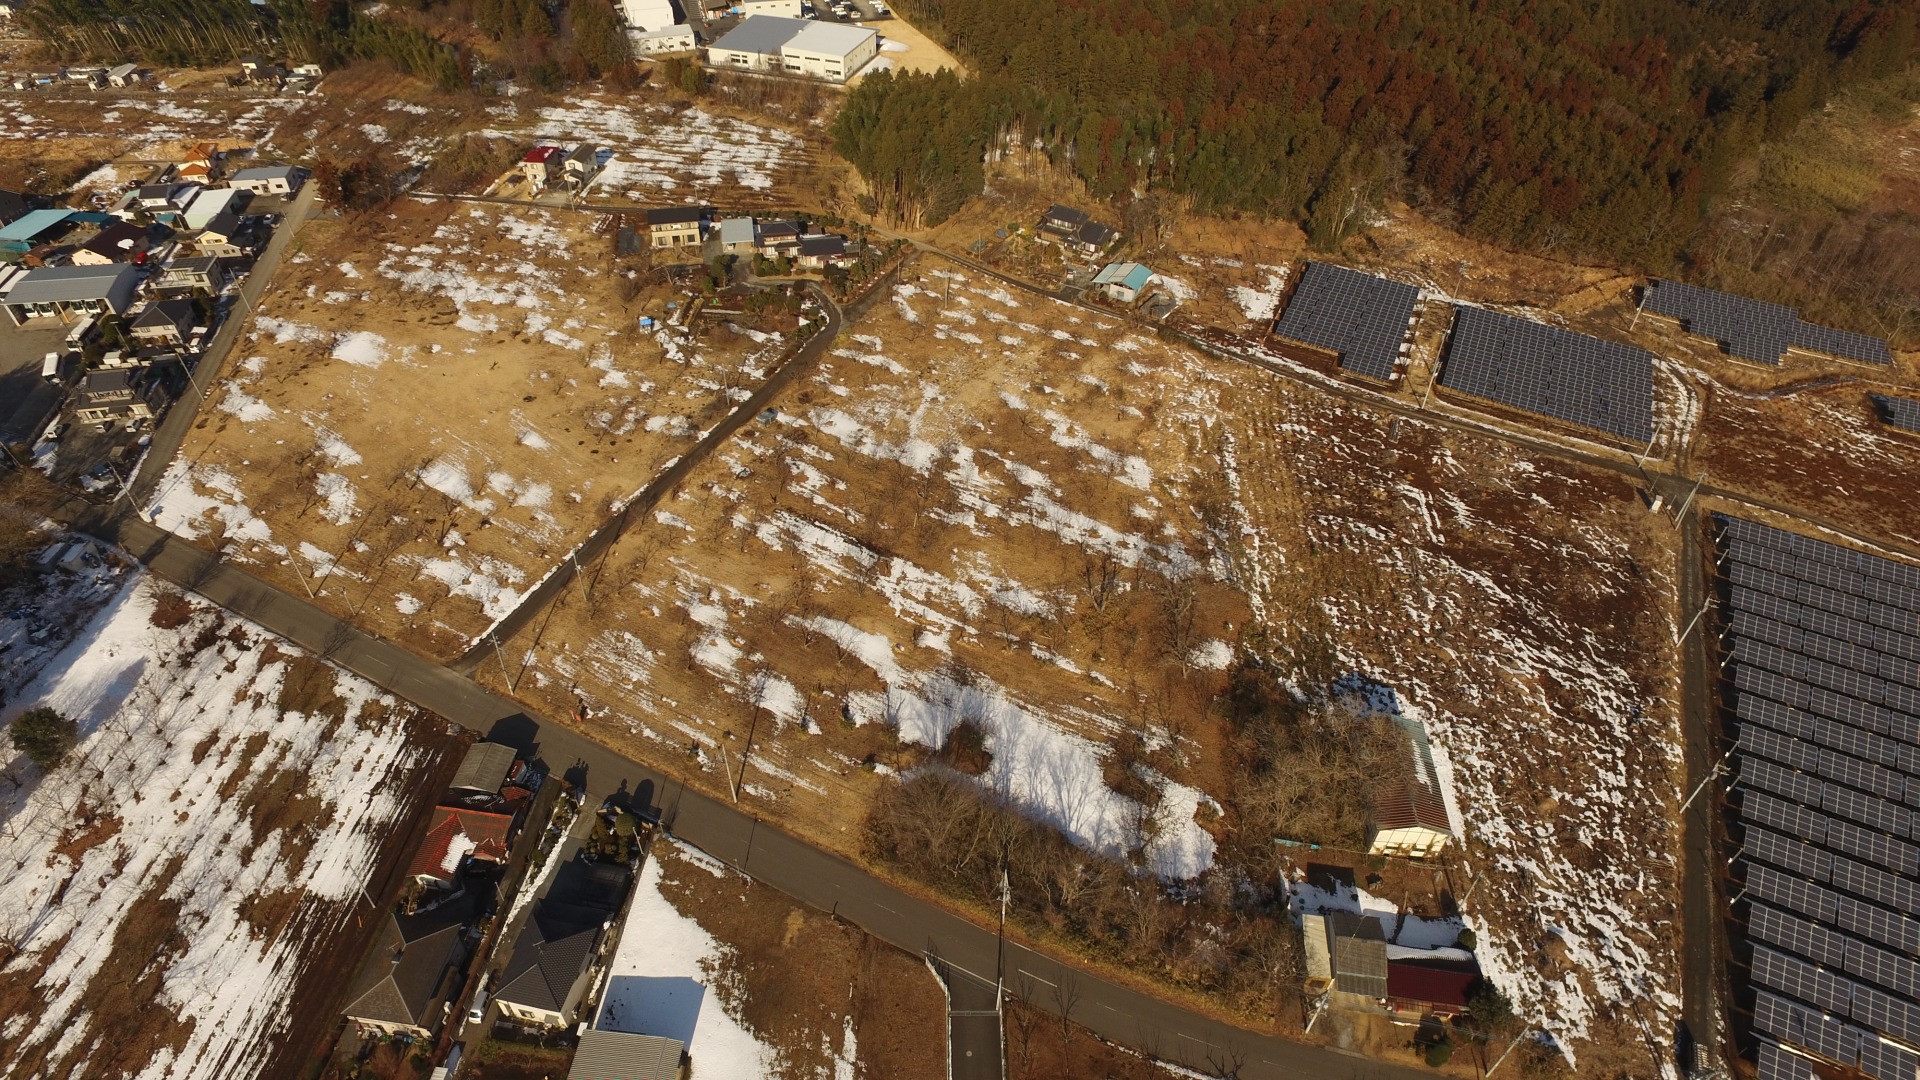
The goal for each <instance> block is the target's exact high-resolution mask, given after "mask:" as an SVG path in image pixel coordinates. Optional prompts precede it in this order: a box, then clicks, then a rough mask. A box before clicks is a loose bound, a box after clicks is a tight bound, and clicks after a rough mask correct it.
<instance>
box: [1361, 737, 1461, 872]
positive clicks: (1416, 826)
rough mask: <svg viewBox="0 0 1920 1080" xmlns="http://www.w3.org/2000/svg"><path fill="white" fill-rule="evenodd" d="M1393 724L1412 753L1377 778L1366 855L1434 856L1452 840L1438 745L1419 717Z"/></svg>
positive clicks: (1419, 857)
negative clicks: (1438, 765)
mask: <svg viewBox="0 0 1920 1080" xmlns="http://www.w3.org/2000/svg"><path fill="white" fill-rule="evenodd" d="M1392 722H1393V723H1394V724H1396V725H1397V726H1398V727H1399V728H1400V731H1401V733H1402V735H1403V736H1404V737H1405V740H1406V747H1407V753H1406V756H1405V758H1404V759H1402V760H1401V761H1399V762H1396V763H1395V764H1394V765H1392V766H1391V767H1389V768H1387V769H1386V770H1384V771H1383V772H1382V774H1381V775H1380V776H1378V777H1377V778H1375V780H1374V787H1373V793H1372V814H1371V821H1370V822H1369V826H1368V829H1369V832H1370V836H1369V838H1368V841H1367V853H1368V854H1370V855H1398V856H1404V857H1408V858H1416V859H1425V858H1432V857H1434V856H1436V855H1438V854H1440V852H1441V851H1443V850H1445V848H1446V846H1447V843H1448V841H1450V840H1452V839H1453V825H1452V822H1451V821H1449V819H1448V818H1447V804H1446V801H1445V799H1444V797H1443V796H1442V794H1441V791H1440V778H1439V774H1438V773H1437V772H1436V771H1435V770H1434V766H1433V747H1432V745H1431V744H1430V743H1428V741H1427V729H1426V726H1425V725H1423V724H1421V723H1420V722H1419V721H1417V720H1410V719H1407V718H1405V717H1396V718H1394V720H1393V721H1392Z"/></svg>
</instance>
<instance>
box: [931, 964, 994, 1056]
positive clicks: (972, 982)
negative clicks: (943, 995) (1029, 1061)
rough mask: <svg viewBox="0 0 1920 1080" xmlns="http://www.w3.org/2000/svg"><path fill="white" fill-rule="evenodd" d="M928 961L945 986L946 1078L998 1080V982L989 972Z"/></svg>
mask: <svg viewBox="0 0 1920 1080" xmlns="http://www.w3.org/2000/svg"><path fill="white" fill-rule="evenodd" d="M928 963H930V964H931V965H932V966H933V973H934V974H935V975H937V976H939V978H940V981H941V983H942V984H944V985H945V986H946V988H947V1076H948V1080H1000V1078H1001V1077H1002V1076H1004V1075H1005V1065H1006V1041H1005V1038H1004V1036H1003V1035H1002V1034H1001V1025H1000V991H999V987H998V984H996V983H995V982H994V979H993V977H992V976H991V975H976V974H974V973H973V972H971V971H968V970H966V969H965V968H961V967H957V966H955V965H954V964H952V963H949V962H948V961H946V960H944V959H940V958H938V957H932V958H929V960H928Z"/></svg>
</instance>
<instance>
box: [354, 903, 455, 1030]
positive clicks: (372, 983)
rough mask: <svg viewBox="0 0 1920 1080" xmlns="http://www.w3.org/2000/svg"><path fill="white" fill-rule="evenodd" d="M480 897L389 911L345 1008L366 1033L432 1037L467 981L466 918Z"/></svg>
mask: <svg viewBox="0 0 1920 1080" xmlns="http://www.w3.org/2000/svg"><path fill="white" fill-rule="evenodd" d="M477 910H478V907H477V898H472V897H462V898H458V899H454V900H449V901H447V902H445V903H443V904H440V905H438V906H436V907H434V908H432V909H430V910H428V911H423V912H419V913H417V914H413V915H404V914H399V913H395V912H389V913H387V914H386V915H385V916H384V917H383V918H382V920H381V924H380V931H379V933H380V936H379V939H378V941H377V943H376V944H375V946H374V949H373V953H372V955H370V956H368V957H367V962H366V963H365V964H363V965H361V968H360V974H359V976H358V977H357V978H355V979H354V981H353V984H352V986H351V988H350V989H349V990H348V991H347V1006H346V1008H345V1009H343V1010H341V1011H342V1012H344V1013H345V1014H346V1016H347V1019H348V1020H351V1021H352V1022H353V1023H354V1024H356V1025H357V1026H358V1027H359V1030H360V1034H361V1035H363V1036H367V1035H373V1036H392V1035H411V1036H413V1037H415V1038H418V1039H430V1038H432V1037H433V1036H434V1035H436V1034H437V1033H438V1031H439V1028H440V1025H441V1023H442V1022H443V1021H444V1020H445V1019H446V1017H447V1015H448V1012H449V1009H448V1005H449V1004H450V1003H452V1002H454V1001H455V1000H457V999H458V998H459V996H460V991H461V990H462V989H463V987H464V986H465V978H464V972H465V968H466V962H467V955H468V952H469V949H468V942H467V930H466V923H467V922H468V920H470V919H472V918H473V916H474V915H475V914H476V913H477Z"/></svg>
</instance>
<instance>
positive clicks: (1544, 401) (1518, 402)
mask: <svg viewBox="0 0 1920 1080" xmlns="http://www.w3.org/2000/svg"><path fill="white" fill-rule="evenodd" d="M1440 384H1441V385H1442V386H1445V387H1446V388H1447V389H1449V390H1453V391H1456V392H1458V393H1462V394H1468V395H1471V396H1473V397H1477V398H1481V399H1484V400H1487V401H1492V402H1497V403H1499V404H1502V405H1509V406H1512V407H1513V408H1516V409H1520V410H1523V411H1525V412H1530V413H1535V414H1538V415H1541V416H1547V417H1551V418H1553V419H1556V420H1563V421H1566V422H1567V423H1570V424H1577V425H1579V426H1581V427H1585V428H1590V429H1592V430H1595V431H1602V432H1606V433H1607V434H1610V435H1616V436H1619V437H1620V438H1623V439H1627V440H1630V441H1632V442H1635V443H1644V442H1650V441H1652V439H1653V354H1652V353H1649V352H1647V351H1646V350H1644V349H1636V348H1634V347H1632V346H1630V345H1621V344H1618V343H1616V342H1611V341H1602V340H1600V339H1599V338H1594V337H1588V336H1586V335H1584V334H1575V333H1572V332H1570V331H1566V330H1560V329H1557V328H1555V327H1551V326H1546V325H1544V324H1541V323H1537V322H1532V321H1530V320H1528V319H1521V318H1515V317H1514V316H1511V315H1502V314H1500V313H1498V312H1493V311H1488V310H1486V309H1484V308H1476V307H1465V306H1458V307H1456V308H1455V315H1454V322H1453V336H1452V338H1451V339H1450V340H1449V342H1448V346H1447V360H1446V364H1445V365H1444V366H1443V367H1442V368H1441V372H1440Z"/></svg>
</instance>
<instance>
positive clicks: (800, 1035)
mask: <svg viewBox="0 0 1920 1080" xmlns="http://www.w3.org/2000/svg"><path fill="white" fill-rule="evenodd" d="M650 857H651V858H655V859H658V860H660V863H661V867H660V868H661V881H660V893H661V895H662V896H664V897H665V898H666V899H667V901H668V902H669V903H671V904H672V905H673V906H674V908H675V909H676V910H678V911H679V912H680V913H681V914H682V915H684V916H686V917H688V918H691V919H694V920H695V921H697V922H698V923H699V924H700V926H701V928H702V929H704V930H706V931H707V933H709V934H711V935H712V936H713V937H714V939H715V940H716V941H717V942H718V943H719V944H720V945H721V946H722V951H723V954H724V959H723V960H722V962H721V963H720V964H719V965H718V969H717V970H715V971H713V972H712V973H711V974H712V976H713V979H714V984H715V987H716V992H718V993H719V994H720V995H721V996H722V999H723V1000H724V1001H725V1003H726V1006H727V1011H728V1013H729V1014H730V1015H733V1016H735V1017H736V1018H737V1019H739V1020H741V1021H742V1022H744V1023H745V1024H746V1025H747V1026H748V1027H749V1028H751V1029H752V1031H753V1033H754V1034H755V1036H757V1037H758V1039H759V1040H760V1042H761V1043H762V1044H763V1045H766V1046H768V1047H770V1048H772V1049H773V1051H774V1052H775V1055H776V1057H777V1059H778V1060H777V1063H776V1066H775V1068H774V1070H773V1071H772V1073H771V1074H770V1077H777V1078H778V1080H811V1078H813V1077H816V1076H824V1075H833V1074H834V1070H835V1063H836V1060H837V1053H838V1054H844V1052H845V1049H846V1047H847V1046H848V1045H849V1040H848V1033H851V1043H852V1045H853V1046H855V1047H857V1052H856V1055H855V1057H854V1060H853V1062H852V1064H853V1065H854V1067H855V1069H856V1072H854V1073H851V1074H850V1073H848V1072H845V1071H842V1072H840V1073H838V1074H837V1075H839V1076H841V1077H845V1078H846V1080H854V1078H855V1077H858V1078H859V1080H940V1078H942V1077H944V1076H946V1072H947V1019H946V1017H947V1013H946V1010H947V1000H946V996H945V994H944V993H943V992H942V991H941V989H940V984H939V982H938V980H936V979H935V978H934V975H933V973H932V972H931V971H930V970H928V968H927V966H926V964H925V963H924V962H922V961H921V960H920V959H919V958H917V957H913V956H909V955H907V954H906V953H903V952H901V951H899V950H898V949H894V948H892V947H890V946H888V945H884V944H881V943H880V942H878V941H876V940H875V939H874V938H872V937H870V936H868V935H867V934H865V933H863V932H861V931H860V930H857V929H855V928H853V927H850V926H848V925H847V924H845V923H843V922H840V921H838V920H836V919H834V918H832V917H831V916H828V915H823V914H821V913H820V912H818V911H815V910H813V909H812V908H808V907H802V906H800V905H798V904H795V903H794V902H792V901H791V900H789V899H788V898H787V897H786V896H784V895H782V894H780V893H778V892H775V891H774V890H772V889H770V888H768V887H766V886H764V885H760V884H758V883H756V882H754V881H752V880H751V879H748V878H745V877H741V876H740V875H738V874H734V873H731V872H721V873H716V872H715V871H714V870H713V869H712V868H710V867H709V866H707V865H704V864H701V863H696V862H694V861H693V860H691V859H689V858H687V857H686V856H684V855H682V854H680V849H678V848H677V847H676V846H675V845H673V844H672V843H665V842H662V843H656V844H655V845H654V846H653V853H652V855H651V856H650ZM838 1060H844V1059H843V1058H838ZM694 1071H695V1075H701V1073H700V1069H699V1062H697V1061H696V1062H695V1063H694Z"/></svg>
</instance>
